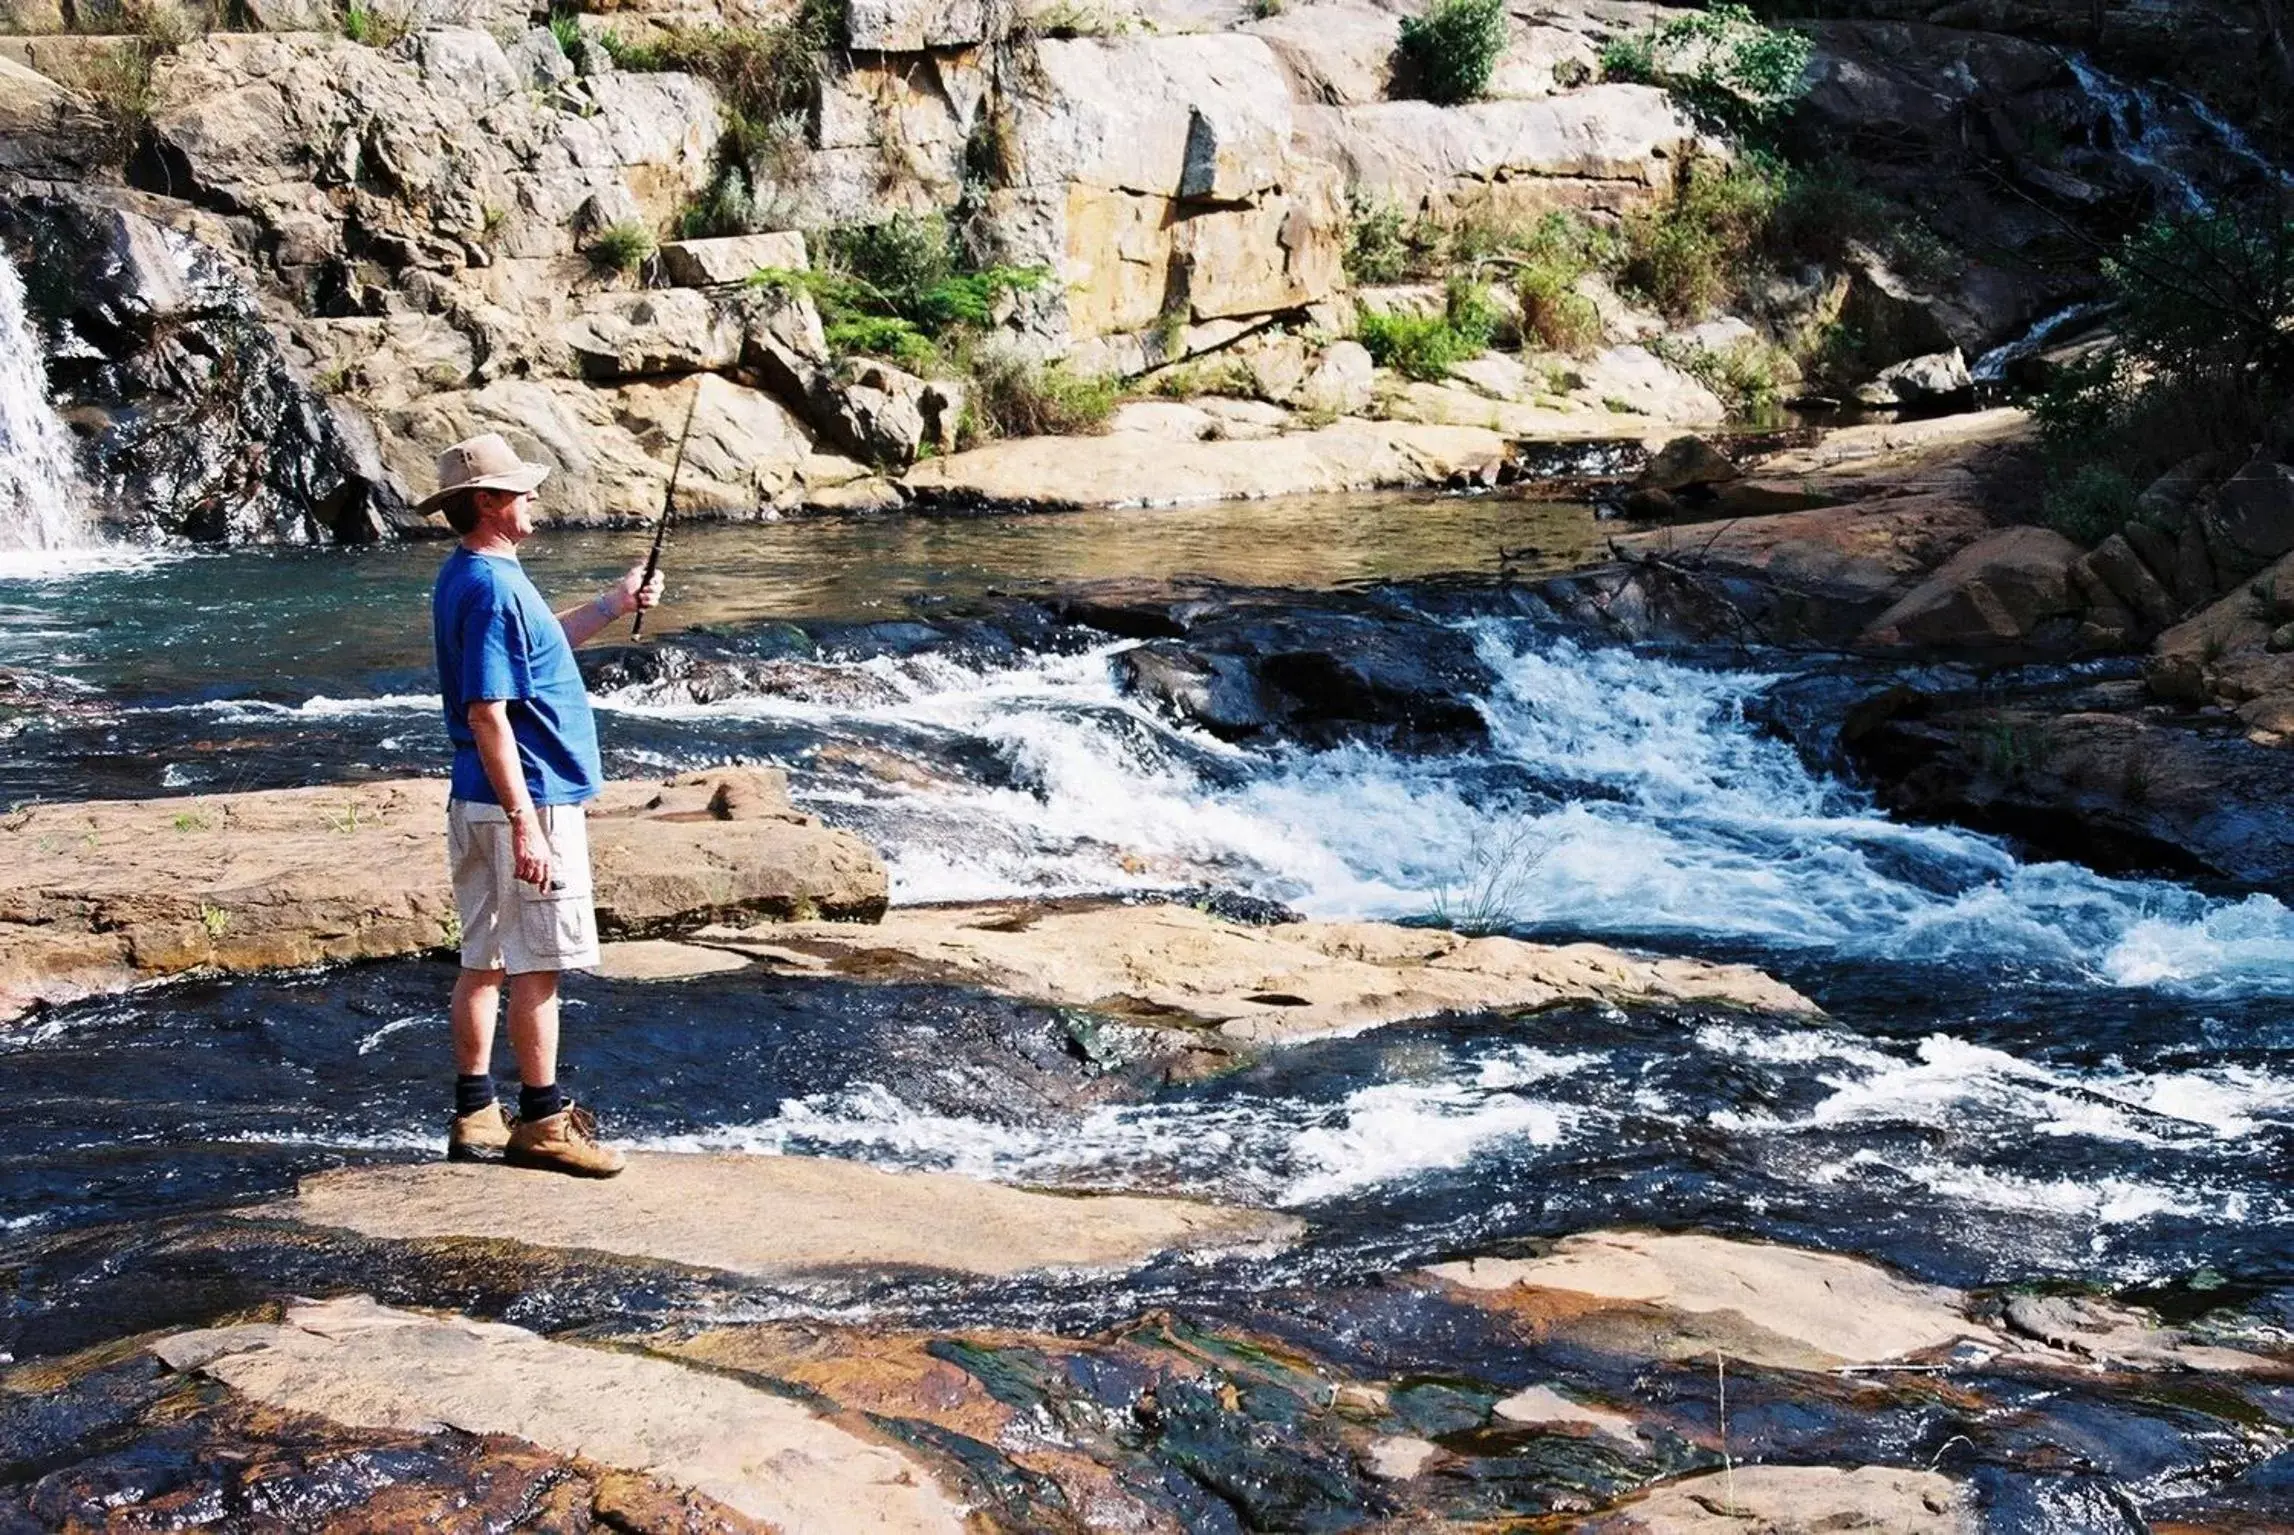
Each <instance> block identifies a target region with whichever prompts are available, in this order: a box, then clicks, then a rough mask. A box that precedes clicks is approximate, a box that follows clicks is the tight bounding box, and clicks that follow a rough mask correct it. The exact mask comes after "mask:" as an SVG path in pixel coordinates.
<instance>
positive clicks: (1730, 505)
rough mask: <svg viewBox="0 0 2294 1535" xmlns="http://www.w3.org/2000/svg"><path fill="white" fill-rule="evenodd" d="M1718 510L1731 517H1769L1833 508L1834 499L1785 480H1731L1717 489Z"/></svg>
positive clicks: (1836, 498)
mask: <svg viewBox="0 0 2294 1535" xmlns="http://www.w3.org/2000/svg"><path fill="white" fill-rule="evenodd" d="M1718 503H1719V507H1720V510H1721V511H1722V512H1724V513H1725V514H1727V515H1728V516H1731V517H1773V516H1775V515H1776V514H1777V513H1779V512H1806V511H1814V510H1815V509H1817V508H1818V507H1825V506H1837V505H1839V504H1840V498H1839V497H1838V496H1834V495H1829V494H1827V493H1826V492H1824V491H1821V490H1818V489H1816V488H1815V487H1814V486H1811V485H1807V484H1801V483H1795V482H1792V481H1789V480H1766V479H1757V480H1731V481H1730V482H1729V483H1728V484H1726V485H1723V486H1721V487H1720V490H1719V495H1718Z"/></svg>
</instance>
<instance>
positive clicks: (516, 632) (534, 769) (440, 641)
mask: <svg viewBox="0 0 2294 1535" xmlns="http://www.w3.org/2000/svg"><path fill="white" fill-rule="evenodd" d="M430 628H431V633H432V635H433V637H434V638H435V639H436V641H437V645H438V690H439V691H440V692H441V693H443V694H445V695H446V736H447V739H448V740H450V741H452V742H453V743H454V788H453V794H454V797H455V798H456V799H463V800H475V801H477V802H478V803H479V804H481V805H493V804H499V803H500V800H499V799H498V798H497V797H496V795H495V793H494V786H493V785H492V784H490V783H488V782H487V781H486V769H485V767H484V765H483V764H481V763H480V762H479V761H478V743H477V741H476V739H475V738H474V737H473V736H472V735H471V734H470V705H471V704H473V703H475V702H477V701H478V700H480V699H484V698H499V699H504V700H507V701H508V703H509V705H510V711H509V713H510V734H511V736H512V737H513V738H514V739H515V740H516V741H517V743H518V762H519V764H520V765H521V766H522V767H523V768H524V769H525V772H526V792H527V793H529V794H531V795H532V796H533V799H534V803H535V804H537V805H578V804H580V803H581V802H582V801H584V800H590V799H595V798H597V795H598V791H599V789H600V788H601V787H603V785H604V782H605V770H604V768H603V767H602V766H601V765H600V764H599V762H598V759H597V722H596V721H595V720H593V719H591V718H590V712H589V690H588V689H587V688H585V687H583V686H582V680H581V668H580V667H579V666H577V665H575V664H574V653H573V646H571V645H569V644H567V643H566V636H565V630H563V629H561V628H560V627H558V621H557V618H556V616H555V615H554V614H552V613H551V612H550V609H549V604H548V603H546V602H544V601H542V594H541V593H540V592H538V591H535V590H534V583H533V582H532V581H530V580H528V579H527V578H526V572H525V568H524V567H523V566H521V565H520V564H519V563H518V562H517V560H516V559H514V558H512V557H511V556H509V555H499V554H472V553H471V552H470V551H469V550H467V549H463V548H459V547H457V548H456V549H455V551H454V552H453V553H452V554H450V555H448V556H447V557H446V564H445V565H444V567H443V568H441V569H440V570H439V572H438V584H437V585H436V586H434V587H433V588H432V589H431V593H430Z"/></svg>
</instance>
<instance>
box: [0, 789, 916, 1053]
mask: <svg viewBox="0 0 2294 1535" xmlns="http://www.w3.org/2000/svg"><path fill="white" fill-rule="evenodd" d="M590 848H591V862H592V865H593V867H594V870H595V873H596V878H597V906H598V925H599V928H600V930H601V931H602V932H604V933H606V934H607V935H609V936H620V937H632V938H637V937H644V936H647V935H649V934H653V933H658V932H662V931H666V930H669V929H672V928H676V927H679V926H686V925H693V924H698V923H702V922H707V921H712V920H718V921H721V920H725V919H729V918H744V919H754V918H767V917H805V918H811V917H828V918H846V919H850V918H871V917H874V916H876V915H877V914H879V913H880V912H882V911H883V910H884V904H885V897H886V890H887V885H886V878H885V871H884V864H883V861H882V860H881V859H879V858H878V857H877V856H876V853H875V851H874V850H873V849H871V848H870V847H869V846H868V845H867V844H866V843H864V842H862V841H860V840H859V839H858V838H856V837H854V836H852V835H850V834H849V833H846V832H841V831H834V830H831V829H829V828H827V827H824V826H822V825H821V824H820V823H819V821H817V820H816V819H814V818H813V817H811V816H809V815H805V814H802V813H800V812H798V811H796V810H794V809H792V808H791V806H790V804H789V798H788V785H787V780H786V779H785V778H784V777H783V776H782V775H781V774H780V773H778V772H775V771H771V770H767V769H758V768H727V769H719V770H714V771H709V772H701V773H689V774H686V775H683V776H681V777H678V778H674V779H671V780H669V781H667V782H666V783H614V784H610V785H608V786H607V789H606V792H605V794H604V796H603V797H602V798H601V799H599V800H598V801H597V802H595V803H594V804H593V805H592V806H591V810H590ZM457 934H458V930H457V924H456V921H455V916H454V895H453V891H452V889H451V887H450V886H449V884H448V882H447V866H446V784H445V782H444V781H443V780H438V779H406V780H395V781H390V782H383V783H370V784H356V785H344V786H341V787H337V788H323V789H285V790H274V791H266V792H259V793H250V794H217V795H201V796H198V797H194V798H187V799H159V800H112V801H96V802H90V803H81V804H59V805H33V806H30V807H28V808H26V809H24V810H22V811H19V812H17V813H16V814H14V815H10V816H7V817H4V818H0V1022H4V1021H6V1020H7V1019H9V1018H13V1017H16V1016H18V1015H20V1014H22V1013H24V1012H26V1011H28V1010H29V1009H31V1008H33V1007H35V1006H38V1005H40V1004H42V1003H54V1002H64V1001H70V1000H72V999H74V998H78V997H84V996H89V995H93V994H98V993H102V992H108V991H116V990H121V989H123V988H125V987H128V986H131V985H135V984H137V983H139V982H144V981H151V980H157V979H161V978H164V977H167V976H171V975H179V974H183V973H186V972H191V971H247V970H268V969H278V968H285V967H292V966H300V965H313V964H323V963H331V962H336V961H342V960H354V959H383V958H389V957H392V956H396V955H403V954H414V953H420V952H423V951H425V950H430V949H437V948H444V947H450V946H451V945H453V944H454V943H455V942H457V941H458V936H457Z"/></svg>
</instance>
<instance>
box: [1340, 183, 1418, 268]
mask: <svg viewBox="0 0 2294 1535" xmlns="http://www.w3.org/2000/svg"><path fill="white" fill-rule="evenodd" d="M1347 211H1348V218H1347V223H1346V277H1347V280H1348V281H1349V282H1353V283H1356V284H1364V285H1376V284H1380V283H1395V282H1400V281H1401V280H1402V279H1403V278H1405V277H1407V276H1409V275H1410V244H1409V241H1408V240H1407V239H1406V238H1405V235H1404V231H1405V230H1406V228H1407V227H1408V226H1407V225H1406V223H1405V222H1404V220H1403V218H1402V210H1401V209H1399V208H1397V207H1395V206H1394V205H1393V204H1391V203H1382V202H1376V201H1373V200H1372V199H1370V198H1366V197H1364V196H1363V195H1362V194H1360V193H1356V194H1354V196H1353V197H1352V199H1351V200H1350V201H1349V204H1348V209H1347Z"/></svg>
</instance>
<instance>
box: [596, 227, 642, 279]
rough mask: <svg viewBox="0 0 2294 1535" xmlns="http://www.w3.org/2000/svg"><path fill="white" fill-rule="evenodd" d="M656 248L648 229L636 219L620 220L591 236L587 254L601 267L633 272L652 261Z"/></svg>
mask: <svg viewBox="0 0 2294 1535" xmlns="http://www.w3.org/2000/svg"><path fill="white" fill-rule="evenodd" d="M659 248H660V247H659V244H658V242H656V241H655V239H654V238H653V231H652V230H651V229H650V228H648V227H647V226H646V225H644V224H643V223H640V222H639V221H638V220H636V219H623V220H622V221H621V222H620V223H618V224H608V225H607V226H606V227H605V228H603V229H601V230H599V231H598V232H597V233H596V234H595V235H593V236H591V238H590V242H589V247H588V254H589V259H590V260H592V261H594V262H596V263H597V264H598V265H599V266H601V267H610V268H612V269H613V270H614V271H617V272H634V271H636V270H637V269H638V268H639V267H641V266H643V265H645V263H646V262H648V261H650V260H652V259H653V253H654V252H655V251H656V250H658V249H659Z"/></svg>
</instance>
